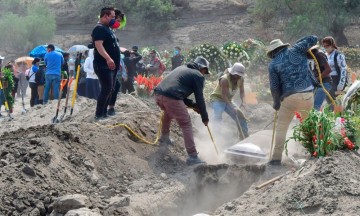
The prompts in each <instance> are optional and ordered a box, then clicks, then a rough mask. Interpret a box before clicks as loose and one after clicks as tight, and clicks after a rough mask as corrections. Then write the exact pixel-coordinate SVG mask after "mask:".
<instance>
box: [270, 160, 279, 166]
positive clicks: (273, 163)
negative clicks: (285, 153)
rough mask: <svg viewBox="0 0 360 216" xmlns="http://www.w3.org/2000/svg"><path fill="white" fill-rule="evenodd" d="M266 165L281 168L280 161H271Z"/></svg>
mask: <svg viewBox="0 0 360 216" xmlns="http://www.w3.org/2000/svg"><path fill="white" fill-rule="evenodd" d="M267 164H268V165H270V166H281V160H271V161H269V162H268V163H267Z"/></svg>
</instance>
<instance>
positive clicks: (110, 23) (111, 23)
mask: <svg viewBox="0 0 360 216" xmlns="http://www.w3.org/2000/svg"><path fill="white" fill-rule="evenodd" d="M115 22H116V20H115V19H111V20H110V22H109V26H110V27H112V26H113V25H114V24H115Z"/></svg>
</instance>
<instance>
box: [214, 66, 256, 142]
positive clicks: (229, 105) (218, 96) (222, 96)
mask: <svg viewBox="0 0 360 216" xmlns="http://www.w3.org/2000/svg"><path fill="white" fill-rule="evenodd" d="M244 77H245V67H244V65H243V64H241V63H235V64H234V65H233V66H232V67H231V68H228V69H226V70H225V72H224V75H223V76H222V77H221V78H220V79H219V82H218V84H217V86H216V88H215V90H214V92H213V93H212V94H211V95H210V100H211V106H212V108H213V110H214V120H215V121H216V125H218V126H220V124H221V120H222V114H223V112H226V113H227V114H228V115H229V116H230V117H231V118H232V119H233V120H234V121H235V124H237V125H238V128H239V138H240V139H244V138H246V137H248V136H249V133H248V126H247V122H246V118H245V115H244V114H243V112H242V111H241V110H240V108H239V107H238V106H237V105H236V104H235V103H234V102H233V101H232V99H233V97H234V95H235V93H236V91H237V90H238V89H239V90H240V99H241V102H242V105H243V103H244V96H245V90H244ZM220 128H221V127H218V128H217V130H216V131H220Z"/></svg>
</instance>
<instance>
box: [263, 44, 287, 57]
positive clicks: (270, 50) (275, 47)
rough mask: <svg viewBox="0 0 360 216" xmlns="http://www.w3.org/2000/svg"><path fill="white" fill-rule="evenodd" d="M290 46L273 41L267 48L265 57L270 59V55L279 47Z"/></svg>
mask: <svg viewBox="0 0 360 216" xmlns="http://www.w3.org/2000/svg"><path fill="white" fill-rule="evenodd" d="M289 46H290V44H288V43H286V44H284V43H283V42H282V41H281V40H280V39H275V40H273V41H271V42H270V45H269V46H268V48H267V50H268V51H267V52H266V55H267V56H268V57H269V58H270V57H271V53H272V52H273V51H274V50H276V49H277V48H280V47H289Z"/></svg>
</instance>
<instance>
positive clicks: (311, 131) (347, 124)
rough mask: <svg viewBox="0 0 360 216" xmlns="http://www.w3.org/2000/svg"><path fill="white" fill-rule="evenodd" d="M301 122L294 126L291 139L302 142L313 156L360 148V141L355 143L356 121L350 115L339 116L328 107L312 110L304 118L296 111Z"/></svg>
mask: <svg viewBox="0 0 360 216" xmlns="http://www.w3.org/2000/svg"><path fill="white" fill-rule="evenodd" d="M295 116H296V118H297V119H298V120H299V121H300V124H298V125H296V126H295V127H294V133H293V136H292V137H290V138H289V139H288V140H287V141H286V143H285V149H286V154H287V144H288V142H289V140H290V139H294V140H295V141H298V142H300V143H301V144H302V145H303V146H304V147H305V149H306V150H307V151H308V152H309V153H310V154H311V155H312V156H313V157H324V156H329V155H331V153H332V152H333V151H335V150H339V149H349V150H358V149H359V143H355V140H354V137H353V136H352V135H353V134H354V130H353V127H354V123H353V122H352V121H351V120H350V117H349V116H347V117H345V118H337V120H336V116H335V114H334V112H332V111H330V110H329V108H328V107H326V108H324V110H323V111H322V112H319V111H316V110H314V109H313V110H311V111H310V112H309V116H308V117H307V118H306V119H304V118H302V116H301V115H300V114H299V113H297V112H296V113H295Z"/></svg>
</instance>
